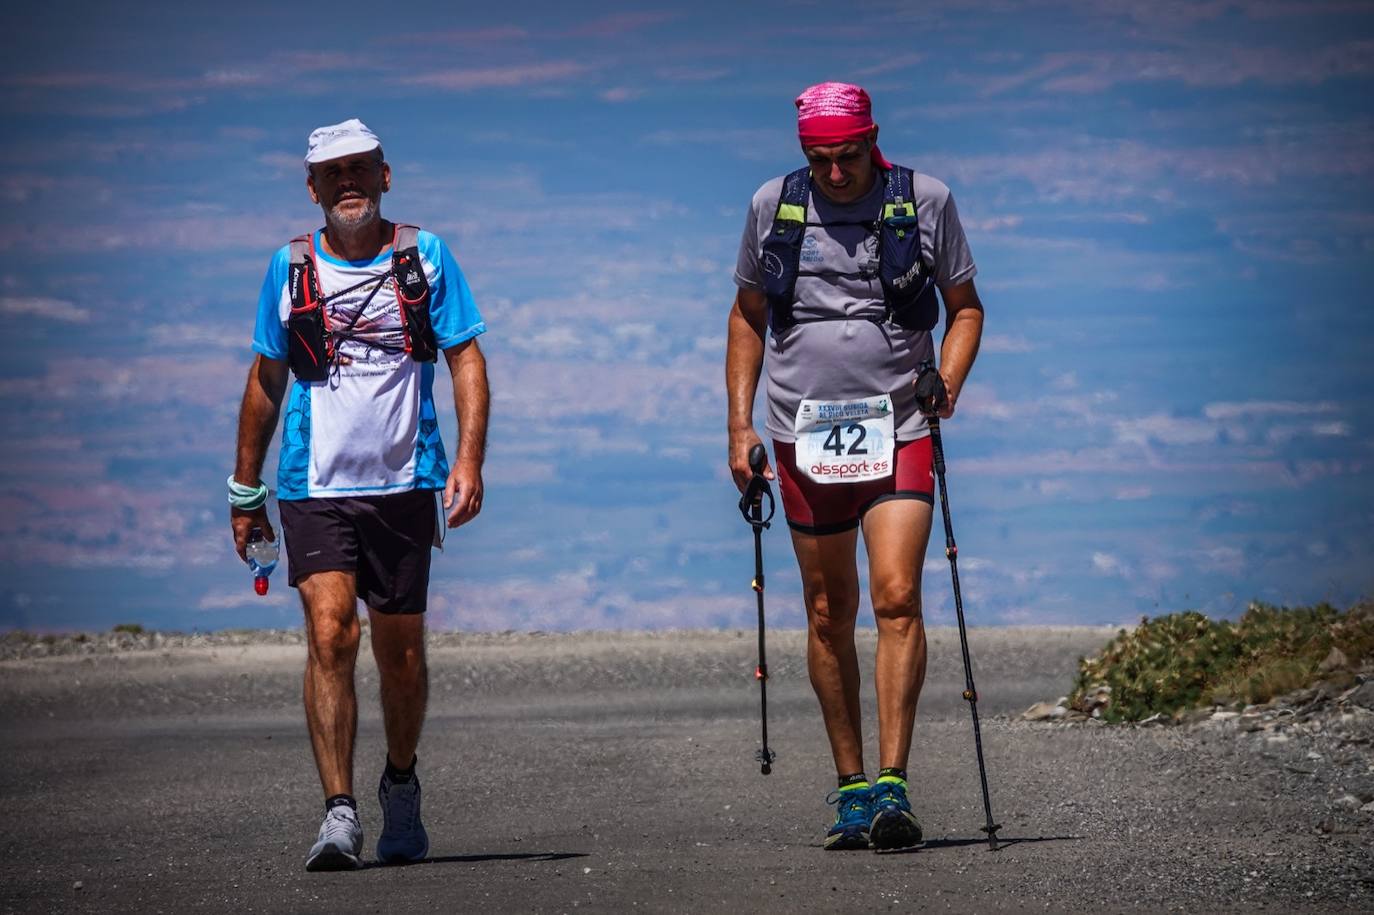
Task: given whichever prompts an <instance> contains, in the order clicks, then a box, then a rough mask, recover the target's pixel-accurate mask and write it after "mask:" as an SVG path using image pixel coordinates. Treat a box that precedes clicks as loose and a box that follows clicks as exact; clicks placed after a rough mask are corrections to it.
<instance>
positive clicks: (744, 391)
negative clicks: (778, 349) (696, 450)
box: [725, 289, 773, 492]
mask: <svg viewBox="0 0 1374 915" xmlns="http://www.w3.org/2000/svg"><path fill="white" fill-rule="evenodd" d="M767 333H768V299H767V297H766V296H765V295H764V294H763V293H762V292H758V291H756V290H753V289H741V290H739V294H738V295H736V296H735V304H734V305H733V306H732V307H731V308H730V321H729V331H728V335H727V337H726V344H725V390H726V397H727V400H728V411H729V418H728V420H727V428H728V429H729V432H730V474H731V476H733V477H734V479H735V485H736V486H738V487H739V489H740V492H743V491H744V488H745V487H746V486H747V485H749V478H750V477H751V476H753V471H751V470H750V469H749V451H750V449H751V448H753V446H754V445H757V444H759V442H760V441H761V439H760V438H759V435H758V432H756V431H755V429H754V394H755V392H756V391H757V390H758V386H759V373H760V372H761V371H762V369H763V349H764V335H765V334H767ZM763 475H764V476H766V477H767V478H768V479H770V480H771V479H773V468H772V467H770V466H769V465H768V462H767V460H766V459H765V461H764V469H763Z"/></svg>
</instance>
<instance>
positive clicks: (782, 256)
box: [763, 165, 940, 335]
mask: <svg viewBox="0 0 1374 915" xmlns="http://www.w3.org/2000/svg"><path fill="white" fill-rule="evenodd" d="M882 178H883V208H882V211H881V212H880V213H879V214H878V218H877V219H875V220H872V221H869V222H859V223H854V222H837V223H816V222H807V221H806V208H807V204H808V203H809V202H810V199H811V169H810V167H809V166H808V167H804V168H799V169H797V170H796V171H795V172H793V173H792V174H790V175H788V176H787V177H786V178H784V179H783V182H782V195H781V196H780V197H779V198H778V212H777V215H776V216H774V217H773V227H772V228H771V229H770V230H769V232H768V238H766V239H765V240H764V242H763V288H764V294H765V295H766V296H767V297H768V321H769V324H770V326H771V327H772V328H773V333H774V335H777V334H781V333H783V332H784V331H786V330H789V329H791V328H792V327H794V326H796V325H797V324H803V323H810V322H813V321H847V320H869V321H873V322H874V323H876V324H881V323H883V322H886V321H891V322H892V323H893V324H896V325H898V326H899V327H903V328H906V329H907V330H930V329H931V328H932V327H934V326H935V324H936V323H937V322H938V321H939V319H940V304H939V301H938V300H937V299H936V298H935V277H934V270H933V268H932V267H931V265H930V264H927V263H926V262H925V261H924V260H923V259H922V257H921V233H920V231H919V230H918V228H917V223H916V194H915V190H914V189H913V184H914V182H915V178H914V175H913V173H912V171H911V169H909V168H903V167H902V166H900V165H894V166H893V167H892V169H891V170H890V171H886V170H885V171H883V173H882ZM833 225H862V226H867V227H868V228H870V229H873V228H876V229H877V231H878V279H879V280H880V281H881V282H882V284H883V302H884V305H885V308H884V311H883V314H882V315H874V316H871V317H862V316H858V315H828V316H825V317H817V318H797V317H794V316H793V314H792V306H793V304H794V303H795V302H796V300H797V296H796V291H797V277H799V276H852V277H862V278H865V279H871V278H872V276H871V274H865V273H843V274H836V273H835V272H834V271H821V272H816V271H807V270H802V269H801V249H802V239H803V238H804V237H805V235H806V229H807V227H808V226H816V227H822V228H823V227H826V226H833Z"/></svg>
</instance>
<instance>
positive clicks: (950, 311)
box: [940, 280, 983, 419]
mask: <svg viewBox="0 0 1374 915" xmlns="http://www.w3.org/2000/svg"><path fill="white" fill-rule="evenodd" d="M940 296H941V298H943V299H944V300H945V339H944V342H943V343H942V344H941V345H940V375H941V377H943V378H944V380H945V388H946V390H947V391H948V393H949V404H948V406H947V407H946V408H945V409H944V410H941V411H940V416H941V417H942V418H946V419H948V418H949V417H950V416H952V415H954V405H955V402H956V401H957V400H958V399H959V392H960V391H961V390H962V389H963V387H964V382H965V381H966V380H967V379H968V373H969V371H970V370H971V369H972V368H973V360H974V359H976V358H977V357H978V345H979V343H981V342H982V339H983V303H982V302H981V301H980V300H979V298H978V290H977V289H975V288H974V287H973V280H969V281H968V282H966V283H960V284H959V285H957V286H950V287H949V288H947V289H941V290H940Z"/></svg>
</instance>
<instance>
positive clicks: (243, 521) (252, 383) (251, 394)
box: [229, 354, 289, 559]
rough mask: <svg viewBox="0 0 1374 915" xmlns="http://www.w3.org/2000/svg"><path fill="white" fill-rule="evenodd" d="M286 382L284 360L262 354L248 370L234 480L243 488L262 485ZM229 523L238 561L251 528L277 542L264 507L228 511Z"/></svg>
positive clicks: (286, 372) (241, 411)
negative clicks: (243, 486) (263, 467)
mask: <svg viewBox="0 0 1374 915" xmlns="http://www.w3.org/2000/svg"><path fill="white" fill-rule="evenodd" d="M288 379H289V376H288V370H287V366H286V362H285V360H282V359H268V358H267V357H266V356H263V355H261V354H259V355H258V357H257V358H256V359H254V360H253V365H252V367H251V368H249V370H248V383H247V384H245V385H244V388H243V403H242V404H241V405H240V406H239V435H238V449H237V456H236V458H235V461H234V479H235V480H237V481H238V482H240V483H242V484H243V485H245V486H257V485H259V484H260V483H261V482H262V464H263V461H265V460H266V459H267V446H268V445H270V444H271V443H272V433H273V432H275V431H276V429H277V417H278V416H280V415H281V400H282V397H283V395H285V393H286V383H287V381H288ZM229 523H230V525H231V526H232V528H233V531H234V547H235V549H237V550H238V554H239V558H241V559H242V558H243V555H244V554H243V548H244V544H245V543H247V542H248V532H249V530H251V529H252V528H254V527H260V528H262V530H263V533H265V534H266V535H267V539H269V540H275V539H277V538H276V533H275V532H274V531H273V530H272V523H271V522H270V521H269V520H268V519H267V507H266V506H263V507H261V508H256V509H253V510H252V511H244V510H242V509H237V508H231V509H230V510H229Z"/></svg>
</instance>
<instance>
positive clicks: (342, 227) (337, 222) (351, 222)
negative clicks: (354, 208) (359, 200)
mask: <svg viewBox="0 0 1374 915" xmlns="http://www.w3.org/2000/svg"><path fill="white" fill-rule="evenodd" d="M379 212H380V211H379V208H378V206H377V201H375V200H368V202H367V206H366V207H364V208H363V211H362V212H361V213H358V214H357V215H356V216H346V215H344V214H343V213H341V212H339V208H338V207H335V208H334V209H332V210H326V211H325V214H324V221H325V224H326V225H328V226H329V229H330V231H331V232H333V233H334V234H336V235H340V236H344V237H350V236H353V235H357V234H358V233H359V232H361V231H362V230H363V229H366V228H368V227H369V226H371V225H372V224H373V223H375V222H376V221H377V219H378V218H379Z"/></svg>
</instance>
